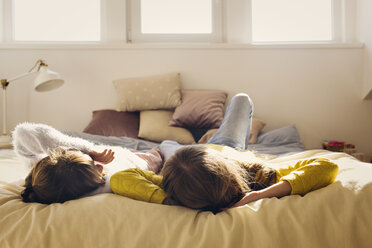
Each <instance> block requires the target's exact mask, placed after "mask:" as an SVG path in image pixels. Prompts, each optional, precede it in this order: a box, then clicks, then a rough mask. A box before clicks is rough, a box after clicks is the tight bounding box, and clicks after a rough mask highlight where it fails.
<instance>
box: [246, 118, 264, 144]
mask: <svg viewBox="0 0 372 248" xmlns="http://www.w3.org/2000/svg"><path fill="white" fill-rule="evenodd" d="M265 126H266V123H265V122H263V121H261V120H260V119H256V118H254V117H253V118H252V125H251V133H250V135H249V140H248V144H256V142H257V136H258V134H259V133H260V132H261V130H262V129H263V128H264V127H265Z"/></svg>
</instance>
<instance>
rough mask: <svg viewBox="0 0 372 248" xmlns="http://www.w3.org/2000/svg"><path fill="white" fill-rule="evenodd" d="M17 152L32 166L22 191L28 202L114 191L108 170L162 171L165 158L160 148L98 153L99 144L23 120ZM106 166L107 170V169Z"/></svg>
mask: <svg viewBox="0 0 372 248" xmlns="http://www.w3.org/2000/svg"><path fill="white" fill-rule="evenodd" d="M13 145H14V150H15V152H16V153H17V154H18V155H19V156H20V157H21V158H23V159H24V160H25V162H26V163H27V164H28V165H29V166H30V167H32V168H31V171H30V173H29V175H28V176H27V177H26V179H25V187H26V189H25V190H24V191H23V192H22V198H23V200H24V201H25V202H40V203H54V202H65V201H68V200H72V199H76V198H79V197H82V196H88V195H94V194H99V193H112V191H111V188H110V184H109V181H110V176H111V174H110V173H108V172H112V173H114V172H117V171H122V170H125V169H128V168H139V169H143V170H152V171H154V172H156V173H158V172H159V170H160V168H161V165H162V157H161V155H160V153H159V152H158V151H157V150H150V151H149V152H147V153H143V152H139V151H136V150H129V149H126V148H122V147H113V148H112V149H115V150H116V152H117V153H116V155H117V159H116V160H118V159H119V160H118V162H117V163H115V164H111V165H109V166H106V164H108V163H110V162H111V161H113V159H114V152H113V151H112V150H110V149H106V150H104V151H102V152H97V151H95V150H94V149H96V147H95V145H94V144H93V143H91V142H89V141H87V140H84V139H81V138H75V137H71V136H68V135H65V134H63V133H61V132H60V131H58V130H56V129H54V128H52V127H50V126H48V125H44V124H33V123H22V124H19V125H18V126H17V127H16V128H15V130H14V132H13ZM104 167H105V172H103V171H104Z"/></svg>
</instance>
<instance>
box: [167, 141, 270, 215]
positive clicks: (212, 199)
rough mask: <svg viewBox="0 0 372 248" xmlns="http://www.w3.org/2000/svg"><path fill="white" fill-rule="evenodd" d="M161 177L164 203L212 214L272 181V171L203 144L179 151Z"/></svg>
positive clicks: (169, 161)
mask: <svg viewBox="0 0 372 248" xmlns="http://www.w3.org/2000/svg"><path fill="white" fill-rule="evenodd" d="M260 170H261V171H260ZM161 174H162V175H163V186H164V191H165V192H166V194H167V198H166V200H165V203H166V204H170V205H181V206H186V207H189V208H193V209H199V210H203V211H212V212H213V213H218V212H220V211H222V210H223V209H225V208H228V207H231V206H232V205H233V204H234V203H236V202H238V201H239V200H240V199H242V198H243V196H244V195H245V193H247V192H249V191H251V190H259V189H262V188H265V187H268V186H269V185H271V184H273V183H274V182H275V171H274V170H272V169H269V168H264V167H263V166H262V165H261V164H240V163H238V162H236V161H235V160H231V159H228V158H225V157H223V156H222V155H221V154H220V153H219V152H217V151H214V150H213V149H210V148H207V147H206V146H203V145H192V146H187V147H183V148H180V149H178V150H177V151H176V153H175V154H174V155H173V156H171V157H170V158H169V159H168V160H167V161H166V162H165V164H164V167H163V170H162V172H161ZM257 175H259V176H257ZM266 176H268V177H269V179H267V178H266Z"/></svg>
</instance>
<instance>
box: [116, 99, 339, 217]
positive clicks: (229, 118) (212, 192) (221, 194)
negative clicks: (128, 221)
mask: <svg viewBox="0 0 372 248" xmlns="http://www.w3.org/2000/svg"><path fill="white" fill-rule="evenodd" d="M252 112H253V106H252V101H251V100H250V98H249V97H248V96H247V95H245V94H238V95H236V96H234V97H233V98H232V99H231V101H230V104H229V106H228V107H227V109H226V114H225V117H224V120H223V122H222V124H221V126H220V128H219V130H218V131H217V133H216V134H215V135H214V136H213V137H212V138H211V139H210V140H209V141H208V143H209V144H207V145H191V146H185V147H182V148H179V149H178V150H177V151H176V152H175V154H173V155H172V156H171V157H170V158H169V159H167V160H166V161H165V163H164V166H163V169H162V171H161V175H156V174H155V173H153V172H150V171H144V170H141V169H129V170H125V171H121V172H117V173H115V174H114V175H113V176H112V177H111V182H110V184H111V188H112V190H113V192H114V193H116V194H119V195H123V196H126V197H130V198H133V199H137V200H142V201H147V202H153V203H163V204H170V205H181V206H185V207H189V208H193V209H200V210H206V211H212V212H214V213H217V212H219V211H222V210H223V209H226V208H229V207H237V206H242V205H245V204H247V203H249V202H251V201H256V200H258V199H262V198H269V197H282V196H286V195H290V194H299V195H304V194H306V193H308V192H310V191H313V190H316V189H319V188H321V187H324V186H327V185H328V184H331V183H333V182H334V180H335V178H336V176H337V173H338V166H337V165H336V164H334V163H332V162H330V161H329V160H328V159H323V158H316V159H309V160H304V161H298V162H297V163H296V164H295V165H293V166H288V167H287V168H283V169H279V170H274V169H271V168H269V167H266V166H263V165H261V164H257V163H246V162H245V163H243V162H239V161H236V160H234V159H232V158H228V157H225V156H223V155H222V153H221V152H219V150H222V149H223V147H224V146H230V147H233V148H235V149H237V150H240V151H242V150H246V149H247V145H248V139H249V134H250V125H251V118H252Z"/></svg>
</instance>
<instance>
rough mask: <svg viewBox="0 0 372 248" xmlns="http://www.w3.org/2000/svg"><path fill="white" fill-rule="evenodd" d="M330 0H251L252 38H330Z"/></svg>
mask: <svg viewBox="0 0 372 248" xmlns="http://www.w3.org/2000/svg"><path fill="white" fill-rule="evenodd" d="M332 23H333V20H332V0H252V41H253V42H276V41H279V42H282V41H283V42H285V41H289V42H297V41H331V40H332V39H333V33H332V32H333V27H332Z"/></svg>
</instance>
